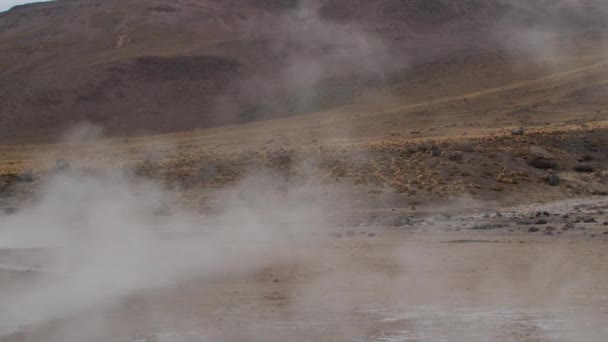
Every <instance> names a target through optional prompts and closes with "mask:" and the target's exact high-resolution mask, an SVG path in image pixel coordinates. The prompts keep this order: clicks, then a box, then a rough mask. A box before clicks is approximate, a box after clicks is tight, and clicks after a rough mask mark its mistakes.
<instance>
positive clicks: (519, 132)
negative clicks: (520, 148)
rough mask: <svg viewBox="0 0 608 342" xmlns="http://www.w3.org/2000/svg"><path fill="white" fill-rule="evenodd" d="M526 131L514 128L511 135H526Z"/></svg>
mask: <svg viewBox="0 0 608 342" xmlns="http://www.w3.org/2000/svg"><path fill="white" fill-rule="evenodd" d="M525 133H526V131H525V130H524V129H523V128H521V127H520V128H514V129H513V130H511V135H524V134H525Z"/></svg>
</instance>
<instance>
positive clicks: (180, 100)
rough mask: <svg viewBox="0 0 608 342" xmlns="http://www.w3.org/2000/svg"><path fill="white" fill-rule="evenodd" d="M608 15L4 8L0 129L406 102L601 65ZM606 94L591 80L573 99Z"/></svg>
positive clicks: (186, 123) (263, 4)
mask: <svg viewBox="0 0 608 342" xmlns="http://www.w3.org/2000/svg"><path fill="white" fill-rule="evenodd" d="M606 7H607V5H606V3H605V2H603V1H584V2H571V1H559V2H557V3H556V2H555V1H551V2H550V3H549V2H547V1H541V0H537V1H532V2H530V1H526V2H524V1H502V0H492V1H472V0H458V1H443V0H433V1H419V0H409V1H397V0H382V1H381V0H373V1H344V0H329V1H309V2H306V1H299V2H298V1H296V0H276V1H273V0H260V1H243V0H231V1H213V0H205V1H186V0H174V1H141V0H133V1H126V2H125V1H117V0H107V1H92V0H59V1H55V2H50V3H40V4H32V5H26V6H18V7H16V8H14V9H12V10H10V11H8V12H5V13H2V14H0V51H1V53H0V80H1V82H0V134H1V135H2V137H3V138H5V139H13V138H16V137H25V136H27V137H32V136H37V137H40V136H41V135H48V134H53V133H56V132H59V131H61V130H62V129H64V128H65V127H68V126H71V125H73V124H75V123H78V122H81V121H88V122H93V123H96V124H100V125H103V126H104V127H106V131H107V133H108V134H110V135H120V134H130V133H150V132H169V131H177V130H183V129H192V128H206V127H214V126H221V125H226V124H235V123H243V122H252V121H258V120H262V119H272V118H278V117H287V116H294V115H299V114H307V113H315V112H319V111H325V110H328V109H336V108H340V107H343V106H345V105H350V104H353V103H357V102H359V101H360V100H361V99H362V98H363V99H366V98H369V97H370V95H369V94H370V93H371V94H372V97H375V98H378V99H386V98H387V96H388V97H392V98H394V99H395V101H397V102H408V101H410V98H411V94H412V93H416V92H424V91H431V92H432V91H435V90H436V89H437V86H438V85H440V83H443V82H452V83H453V84H452V85H451V87H452V88H463V89H469V90H483V89H485V88H487V87H488V86H490V87H492V86H501V85H503V83H505V81H507V80H510V79H512V78H518V77H517V76H518V75H519V76H521V75H522V74H521V73H520V74H518V71H517V68H515V67H513V66H512V64H514V63H515V64H517V63H519V62H518V61H520V59H522V58H523V59H525V62H524V64H526V63H528V64H529V63H532V62H534V61H536V62H538V60H542V62H540V64H542V65H545V66H547V65H548V66H553V63H557V64H558V65H561V64H559V63H558V62H547V60H553V59H555V57H556V56H557V55H559V56H562V55H575V56H578V57H581V56H582V57H585V58H591V57H598V58H599V56H603V55H602V54H599V53H598V47H601V46H602V45H601V43H602V42H603V41H604V33H603V32H605V31H606V30H605V28H606V18H607V16H606V13H607V12H606ZM591 47H593V48H594V49H593V50H589V49H590V48H591ZM487 52H494V53H499V54H502V57H500V59H499V62H498V64H495V65H494V66H493V68H490V69H489V70H487V75H485V76H486V77H478V75H476V76H475V78H474V79H469V80H463V79H462V78H460V79H459V78H458V75H459V74H464V75H466V74H467V73H474V72H475V71H476V70H477V69H478V66H479V65H480V63H481V64H492V63H495V62H496V58H495V55H488V54H486V53H487ZM461 58H476V59H477V61H478V63H469V64H467V65H463V64H462V63H460V62H459V59H461ZM531 61H532V62H531ZM423 62H424V63H431V62H432V63H435V64H431V65H432V66H434V67H433V68H431V69H425V68H424V67H421V63H423ZM516 62H517V63H516ZM575 64H576V63H575ZM504 66H507V67H504ZM461 67H464V68H463V69H459V68H461ZM412 70H414V72H415V73H417V74H416V76H418V77H417V78H412V74H411V71H412ZM420 70H422V71H420ZM424 70H430V72H424ZM545 71H550V72H552V71H553V70H545ZM429 75H430V76H432V77H431V78H429ZM514 75H515V76H514ZM526 76H537V75H529V74H526ZM590 77H592V76H591V75H590ZM435 78H438V79H435ZM519 78H520V79H521V78H522V77H519ZM477 80H479V82H480V83H485V84H475V83H472V82H473V81H475V82H477ZM412 82H415V83H417V84H416V88H412V87H409V85H410V84H411V83H412ZM395 87H401V88H402V89H403V90H404V91H401V92H398V93H394V92H392V90H394V88H395ZM604 89H605V83H602V82H596V81H594V82H589V84H587V85H585V87H584V89H580V91H579V93H577V94H572V96H573V98H572V101H570V102H571V103H576V101H578V100H579V99H586V98H589V97H595V98H597V97H600V96H599V95H598V94H601V93H602V92H603V91H604ZM548 91H549V90H548ZM594 94H595V95H594Z"/></svg>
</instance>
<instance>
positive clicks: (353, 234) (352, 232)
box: [346, 230, 355, 238]
mask: <svg viewBox="0 0 608 342" xmlns="http://www.w3.org/2000/svg"><path fill="white" fill-rule="evenodd" d="M346 237H349V238H352V237H355V231H354V230H349V231H347V232H346Z"/></svg>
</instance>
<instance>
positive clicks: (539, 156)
mask: <svg viewBox="0 0 608 342" xmlns="http://www.w3.org/2000/svg"><path fill="white" fill-rule="evenodd" d="M554 159H555V156H554V155H553V154H552V153H551V152H549V151H547V150H545V149H544V148H542V147H539V146H532V147H530V148H529V149H528V164H530V165H532V166H534V167H535V168H537V169H553V168H555V166H556V164H555V161H554Z"/></svg>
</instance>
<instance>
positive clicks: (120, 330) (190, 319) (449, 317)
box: [0, 197, 608, 342]
mask: <svg viewBox="0 0 608 342" xmlns="http://www.w3.org/2000/svg"><path fill="white" fill-rule="evenodd" d="M606 210H608V203H607V201H606V200H605V199H604V198H601V197H598V198H593V199H588V200H571V201H561V202H556V203H548V204H544V205H538V206H527V207H518V208H517V207H516V208H511V209H505V210H503V211H502V212H495V211H492V212H491V213H487V212H475V213H469V214H462V215H459V216H453V217H451V218H450V219H446V218H444V219H443V221H440V220H439V219H438V218H436V217H435V218H434V217H425V218H420V219H419V220H418V221H417V222H416V223H413V224H411V225H406V226H402V227H363V226H359V227H342V228H340V227H333V228H327V229H324V230H322V231H321V232H322V233H319V231H317V233H314V234H310V235H307V234H301V235H298V236H293V235H291V236H290V237H289V238H288V240H289V243H285V244H277V245H276V246H271V245H269V246H267V248H268V255H271V257H269V258H267V259H265V261H264V263H262V264H260V266H259V267H256V268H254V269H250V270H247V271H246V272H232V271H227V272H219V273H216V274H214V275H212V276H203V277H195V278H192V279H188V280H186V281H182V282H179V283H175V284H171V285H166V286H162V287H151V288H145V287H143V288H140V289H137V290H133V291H130V292H129V293H128V294H126V295H124V296H119V297H116V298H113V300H111V301H109V302H106V303H104V304H103V305H95V306H91V307H86V308H83V309H82V310H80V311H78V312H77V313H76V312H73V313H70V314H69V315H66V316H64V317H60V318H56V319H53V320H52V321H47V322H41V323H39V324H35V325H31V326H27V324H22V325H19V326H13V327H12V329H13V332H12V333H8V331H9V330H10V329H11V327H3V330H4V331H7V335H6V336H5V337H3V338H2V339H0V340H1V341H72V340H74V341H75V340H79V339H80V338H81V337H83V336H86V337H87V340H89V341H198V340H215V341H243V340H248V341H285V340H290V341H311V340H313V341H315V340H316V341H387V342H388V341H391V342H392V341H453V340H468V341H488V340H503V341H572V340H577V341H602V340H603V339H604V337H605V336H606V334H607V333H608V330H607V328H606V325H605V322H606V321H607V320H608V282H607V280H608V279H606V277H607V274H608V272H607V271H608V252H607V248H606V247H607V246H608V226H606V225H604V222H605V221H608V216H607V215H606ZM526 220H527V221H530V222H523V221H526ZM542 221H547V223H538V222H542ZM552 226H553V227H554V228H548V227H552ZM532 228H537V229H532ZM252 243H256V242H252ZM34 252H35V251H28V250H19V251H13V252H11V251H7V250H4V251H2V253H1V259H0V263H5V261H6V263H7V264H9V265H11V267H6V268H2V269H0V274H1V275H2V277H3V279H11V280H12V282H13V283H14V284H18V283H19V281H32V279H35V278H37V277H42V276H43V275H41V274H35V273H36V272H38V271H39V270H35V269H32V268H28V267H31V266H30V265H31V263H35V262H33V260H34V259H35V258H32V257H31V254H34ZM37 253H38V257H40V256H41V255H42V254H41V253H40V252H39V251H38V252H37ZM28 254H30V258H29V259H28V258H27V256H28ZM17 255H18V256H17ZM20 261H21V263H20ZM28 262H29V264H28ZM44 276H47V275H44ZM5 284H6V283H5ZM96 290H98V289H96V288H95V285H92V288H91V291H96ZM5 293H7V292H5ZM3 298H6V297H4V296H3ZM19 329H22V331H21V332H16V330H19Z"/></svg>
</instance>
